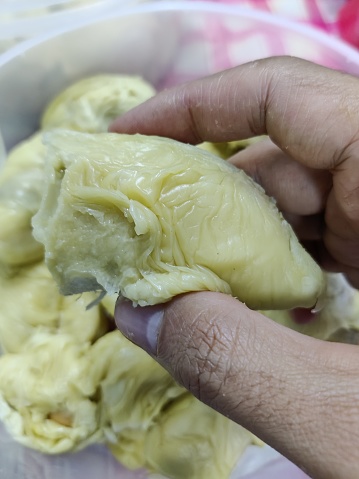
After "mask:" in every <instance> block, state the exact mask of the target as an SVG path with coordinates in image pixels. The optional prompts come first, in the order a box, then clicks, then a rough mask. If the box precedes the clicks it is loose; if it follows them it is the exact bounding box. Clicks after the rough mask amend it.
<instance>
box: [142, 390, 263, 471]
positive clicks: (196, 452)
mask: <svg viewBox="0 0 359 479" xmlns="http://www.w3.org/2000/svg"><path fill="white" fill-rule="evenodd" d="M209 431H211V433H210V434H209V433H208V432H209ZM253 443H258V444H260V442H259V441H258V440H257V439H256V438H255V437H254V436H253V435H252V434H251V433H250V432H248V431H246V430H245V429H243V428H242V427H240V426H238V424H235V423H233V422H232V421H230V420H229V419H227V418H226V417H224V416H222V415H221V414H218V413H217V412H216V411H214V410H213V409H210V408H209V407H208V406H206V405H204V404H203V403H200V402H199V401H198V400H197V399H196V398H194V397H193V396H191V395H189V394H185V395H183V396H182V397H181V398H179V399H177V400H175V401H174V402H173V403H172V404H170V405H169V406H168V407H167V408H166V410H165V411H164V412H163V414H162V415H161V416H160V418H159V420H158V422H157V423H156V424H155V425H154V426H153V427H152V428H151V429H150V430H149V432H148V433H147V435H146V438H145V441H144V446H143V447H144V453H145V456H146V459H147V461H148V466H147V467H149V469H150V470H152V471H157V472H159V473H161V474H163V475H164V476H165V477H170V478H175V479H188V478H196V479H218V478H228V477H229V476H230V473H231V471H232V469H233V468H234V466H235V465H236V463H237V461H238V459H239V457H240V456H241V455H242V454H243V452H244V451H245V449H246V448H247V446H249V445H250V444H253Z"/></svg>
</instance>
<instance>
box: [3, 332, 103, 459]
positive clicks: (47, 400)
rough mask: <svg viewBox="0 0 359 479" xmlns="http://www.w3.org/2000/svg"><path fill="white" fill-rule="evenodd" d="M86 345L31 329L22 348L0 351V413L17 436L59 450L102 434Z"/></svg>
mask: <svg viewBox="0 0 359 479" xmlns="http://www.w3.org/2000/svg"><path fill="white" fill-rule="evenodd" d="M89 348H90V345H89V343H86V342H82V343H79V342H76V341H74V340H73V339H72V338H71V337H70V336H69V335H66V334H57V335H54V334H49V333H44V332H36V333H35V334H33V335H32V336H31V337H30V339H29V341H28V343H27V347H26V349H25V350H24V351H22V352H21V353H18V354H10V353H9V354H5V355H3V356H0V419H1V420H2V421H3V422H4V424H5V426H6V428H7V429H8V431H9V432H10V434H11V435H12V436H13V437H14V439H15V440H16V441H18V442H20V443H21V444H23V445H25V446H28V447H31V448H34V449H37V450H39V451H42V452H45V453H48V454H59V453H63V452H66V451H74V450H77V449H81V448H82V447H85V446H86V445H88V444H91V443H95V442H100V441H101V440H102V430H101V428H100V421H99V414H98V403H97V402H96V400H94V399H93V397H94V396H95V393H96V390H97V384H96V383H95V382H94V381H93V378H92V376H91V374H89V362H88V355H87V354H88V351H89Z"/></svg>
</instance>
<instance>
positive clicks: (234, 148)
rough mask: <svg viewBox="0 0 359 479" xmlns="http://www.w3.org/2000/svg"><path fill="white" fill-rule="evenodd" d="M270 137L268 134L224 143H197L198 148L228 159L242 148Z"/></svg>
mask: <svg viewBox="0 0 359 479" xmlns="http://www.w3.org/2000/svg"><path fill="white" fill-rule="evenodd" d="M265 138H268V137H267V136H266V135H262V136H255V137H254V138H248V139H247V140H237V141H228V142H222V143H211V142H209V141H205V142H203V143H200V144H199V145H197V147H198V148H201V149H202V150H206V151H208V152H209V153H212V154H213V155H216V156H219V157H220V158H223V159H224V160H227V159H228V158H230V157H231V156H233V155H235V154H236V153H238V152H239V151H241V150H244V149H245V148H248V146H250V145H253V144H254V143H258V142H259V141H262V140H263V139H265Z"/></svg>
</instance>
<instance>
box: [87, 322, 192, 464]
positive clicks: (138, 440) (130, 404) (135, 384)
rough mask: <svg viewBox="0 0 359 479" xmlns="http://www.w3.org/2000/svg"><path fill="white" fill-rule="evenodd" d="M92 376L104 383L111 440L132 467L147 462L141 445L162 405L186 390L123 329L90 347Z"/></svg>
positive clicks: (104, 408)
mask: <svg viewBox="0 0 359 479" xmlns="http://www.w3.org/2000/svg"><path fill="white" fill-rule="evenodd" d="M90 362H91V364H92V365H93V366H92V368H91V374H92V375H93V376H94V377H96V378H97V381H98V383H99V384H100V396H101V405H100V406H101V417H102V427H103V430H104V436H105V438H106V442H107V444H108V445H109V447H110V448H111V450H112V451H113V452H114V454H115V455H116V457H117V458H118V459H119V460H120V461H121V462H122V463H123V464H124V465H126V466H127V467H130V468H140V467H144V466H145V465H146V458H145V456H144V453H143V450H142V447H141V444H143V441H144V435H145V433H146V431H147V430H148V429H149V427H150V426H151V425H152V424H153V423H154V421H155V420H156V418H157V417H158V416H159V415H160V413H161V410H162V408H163V407H164V405H165V404H167V403H168V402H169V401H171V400H173V399H174V398H175V397H177V396H179V395H182V394H183V393H184V391H185V390H184V389H183V388H181V387H179V386H177V385H176V383H175V382H174V380H173V379H172V378H171V376H170V375H169V374H168V373H167V371H165V370H164V369H163V368H162V367H161V366H159V365H158V363H156V361H155V360H154V359H152V358H151V357H150V356H148V354H146V353H145V352H144V351H142V350H140V349H139V348H138V347H136V346H134V345H133V344H132V343H131V342H130V341H128V340H127V339H126V338H125V337H124V336H122V334H121V333H120V332H119V331H113V332H111V333H108V334H106V335H105V336H104V337H102V338H100V339H99V340H98V341H97V342H96V343H95V344H94V346H93V347H92V348H91V354H90Z"/></svg>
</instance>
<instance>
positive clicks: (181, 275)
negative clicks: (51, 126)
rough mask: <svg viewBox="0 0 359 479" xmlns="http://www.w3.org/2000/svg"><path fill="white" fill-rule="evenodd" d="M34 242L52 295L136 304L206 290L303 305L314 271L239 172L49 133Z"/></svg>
mask: <svg viewBox="0 0 359 479" xmlns="http://www.w3.org/2000/svg"><path fill="white" fill-rule="evenodd" d="M46 144H47V148H48V158H47V161H48V163H47V166H48V171H47V179H46V191H45V195H44V200H43V202H42V205H41V208H40V210H39V213H38V214H37V215H36V216H35V217H34V219H33V226H34V235H35V238H36V239H37V240H38V241H40V242H42V243H43V244H44V245H45V250H46V262H47V265H48V267H49V269H50V272H51V273H52V274H53V276H54V278H55V280H56V281H57V282H58V284H59V285H60V288H61V291H62V293H63V294H66V295H68V294H73V293H79V292H82V291H92V290H100V289H103V290H105V291H107V292H108V293H110V294H113V293H115V292H120V293H121V294H122V295H123V296H125V297H127V298H129V299H130V300H132V301H133V302H134V303H138V304H140V305H147V304H156V303H161V302H164V301H167V300H169V299H170V298H172V297H173V296H175V295H178V294H180V293H184V292H186V291H198V290H216V291H222V292H224V293H229V294H232V295H234V296H237V297H238V298H239V299H240V300H242V301H244V302H245V303H247V304H248V305H249V306H250V307H252V308H255V309H264V308H265V309H274V308H275V309H285V308H291V307H294V306H308V307H310V306H313V305H314V304H315V303H316V301H317V299H318V297H319V295H320V293H321V291H322V288H323V274H322V271H321V270H320V268H319V267H318V266H317V264H316V263H315V262H314V261H313V260H312V258H311V257H310V256H309V255H308V254H307V253H306V251H305V250H304V249H303V248H302V246H301V245H300V244H299V242H298V240H297V238H296V236H295V234H294V233H293V231H292V229H291V227H290V225H289V224H288V223H287V222H286V221H285V220H284V219H283V217H282V216H281V214H280V213H279V212H278V210H277V208H276V206H275V203H274V201H272V200H271V199H270V198H268V197H267V196H266V195H265V194H264V191H263V189H262V188H261V187H260V186H258V185H257V184H255V183H254V182H253V181H252V180H251V179H250V178H249V177H248V176H247V175H246V174H245V173H244V172H243V171H240V170H238V169H236V168H235V167H233V166H232V165H229V164H228V163H226V162H225V161H223V160H221V159H219V158H216V157H215V156H213V155H211V154H209V153H207V152H205V151H202V150H200V149H199V148H196V147H193V146H190V145H184V144H181V143H179V142H176V141H174V140H169V139H165V138H158V137H146V136H141V135H132V136H131V135H117V134H110V133H107V134H98V135H86V134H81V133H75V132H66V131H62V132H60V131H59V132H52V133H49V134H48V135H47V136H46Z"/></svg>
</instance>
